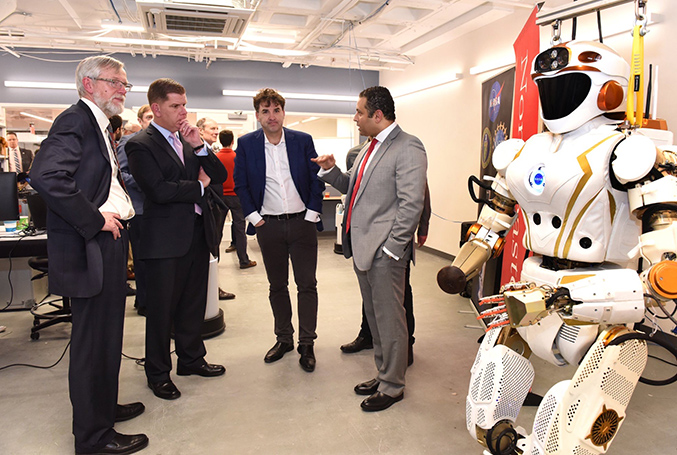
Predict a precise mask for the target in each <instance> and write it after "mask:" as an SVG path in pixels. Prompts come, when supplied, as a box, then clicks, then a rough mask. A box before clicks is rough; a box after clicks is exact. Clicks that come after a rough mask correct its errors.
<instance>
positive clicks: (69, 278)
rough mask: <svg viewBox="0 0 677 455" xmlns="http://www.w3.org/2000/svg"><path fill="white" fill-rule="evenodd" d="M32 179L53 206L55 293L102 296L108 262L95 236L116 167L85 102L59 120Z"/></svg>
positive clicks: (50, 228) (51, 276)
mask: <svg viewBox="0 0 677 455" xmlns="http://www.w3.org/2000/svg"><path fill="white" fill-rule="evenodd" d="M30 176H31V186H33V188H35V189H36V190H37V191H38V193H40V196H42V198H43V199H44V200H45V202H46V203H47V206H48V207H49V212H48V214H47V230H48V241H47V252H48V255H49V290H50V292H51V293H52V294H57V295H62V296H67V297H78V298H87V297H92V296H95V295H97V294H98V293H100V292H101V289H102V286H103V258H102V256H101V249H100V248H99V245H98V243H97V242H96V240H95V239H94V236H96V235H97V234H98V233H99V231H101V228H102V227H103V225H104V223H105V220H104V218H103V215H101V213H100V212H99V207H100V206H101V205H103V203H104V202H106V199H108V193H109V191H110V184H111V164H110V157H109V155H108V150H107V148H106V143H105V142H104V138H103V135H102V134H101V130H100V129H99V125H98V124H97V122H96V118H95V117H94V114H93V113H92V111H91V110H90V109H89V107H88V106H87V105H86V104H85V103H84V102H83V101H79V102H78V103H77V104H74V105H72V106H71V107H69V108H68V109H66V110H65V111H64V112H62V113H61V114H60V115H59V116H58V117H57V118H56V120H54V124H53V125H52V128H51V129H50V130H49V135H48V136H47V139H45V140H44V141H43V142H42V145H41V146H40V153H38V154H37V155H36V156H35V159H34V160H33V166H32V167H31V171H30Z"/></svg>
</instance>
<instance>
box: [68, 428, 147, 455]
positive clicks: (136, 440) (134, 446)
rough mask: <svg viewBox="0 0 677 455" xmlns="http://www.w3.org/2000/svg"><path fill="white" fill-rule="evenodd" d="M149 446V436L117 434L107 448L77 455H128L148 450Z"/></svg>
mask: <svg viewBox="0 0 677 455" xmlns="http://www.w3.org/2000/svg"><path fill="white" fill-rule="evenodd" d="M147 445H148V436H146V435H145V434H120V433H115V436H113V439H112V440H111V442H109V443H108V444H106V446H105V447H102V448H100V449H97V450H93V451H86V452H77V451H76V455H83V454H88V455H92V454H93V455H97V454H104V453H105V454H108V453H113V454H117V455H126V454H130V453H134V452H138V451H139V450H141V449H144V448H146V446H147Z"/></svg>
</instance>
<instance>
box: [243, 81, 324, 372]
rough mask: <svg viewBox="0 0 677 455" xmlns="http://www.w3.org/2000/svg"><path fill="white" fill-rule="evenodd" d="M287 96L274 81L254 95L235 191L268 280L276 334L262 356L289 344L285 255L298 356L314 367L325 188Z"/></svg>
mask: <svg viewBox="0 0 677 455" xmlns="http://www.w3.org/2000/svg"><path fill="white" fill-rule="evenodd" d="M284 104H285V99H284V97H282V95H280V94H279V93H278V92H277V91H275V90H273V89H271V88H265V89H262V90H259V92H258V93H257V94H256V96H255V97H254V110H255V111H256V120H258V121H259V123H260V124H261V129H259V130H257V131H254V132H252V133H249V134H245V135H244V136H242V137H241V138H239V139H238V142H237V158H236V159H235V193H237V195H238V197H239V198H240V202H241V203H242V212H243V213H245V214H246V218H247V221H249V223H250V224H249V229H250V231H249V232H248V233H249V234H254V232H256V238H257V240H258V242H259V246H260V247H261V255H262V256H263V264H264V266H265V268H266V276H267V277H268V283H269V285H270V292H269V299H270V306H271V308H272V310H273V317H274V319H275V336H276V338H277V341H276V343H275V345H274V346H273V347H272V348H271V349H270V350H269V351H268V353H267V354H266V356H265V357H264V361H265V362H266V363H271V362H275V361H277V360H280V359H281V358H282V357H283V356H284V355H285V353H287V352H289V351H291V350H292V349H294V338H293V335H294V326H293V325H292V321H291V319H292V307H291V299H290V297H289V288H288V283H289V260H290V259H291V263H292V267H293V268H294V281H296V287H297V289H298V305H297V309H298V318H299V335H298V339H299V346H298V348H297V350H298V352H299V354H301V357H300V359H299V364H300V365H301V368H303V369H304V370H305V371H307V372H312V371H314V370H315V364H316V359H315V353H314V350H313V345H314V343H315V338H317V333H316V331H315V330H316V328H317V304H318V298H317V279H316V275H315V274H316V270H317V231H318V230H320V231H321V230H322V221H321V220H320V213H321V212H322V197H323V195H322V192H323V191H324V183H322V182H321V181H320V180H319V179H318V178H317V173H318V171H319V169H320V168H319V167H318V166H317V165H316V164H315V163H313V162H312V161H311V159H312V158H316V157H317V153H316V152H315V145H314V144H313V138H312V137H311V136H310V135H309V134H306V133H303V132H300V131H294V130H290V129H287V128H283V126H282V125H283V124H284V116H285V114H284Z"/></svg>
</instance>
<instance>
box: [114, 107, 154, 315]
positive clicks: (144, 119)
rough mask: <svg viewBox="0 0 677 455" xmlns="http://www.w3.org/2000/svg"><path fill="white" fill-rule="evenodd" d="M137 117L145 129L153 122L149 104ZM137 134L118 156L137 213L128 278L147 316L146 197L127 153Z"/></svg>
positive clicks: (137, 304)
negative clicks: (143, 253)
mask: <svg viewBox="0 0 677 455" xmlns="http://www.w3.org/2000/svg"><path fill="white" fill-rule="evenodd" d="M136 117H137V119H138V121H139V126H140V125H144V129H145V128H147V127H148V125H150V122H151V121H152V120H153V111H151V109H150V106H149V105H148V104H144V105H143V106H141V107H140V108H139V111H138V112H137V113H136ZM127 125H129V122H127ZM125 126H126V125H125ZM139 131H141V130H139ZM135 134H136V133H132V134H127V135H124V136H122V138H121V139H120V142H119V143H118V147H117V154H118V161H119V163H120V173H121V174H122V180H124V182H125V187H126V188H127V192H128V193H129V197H131V198H132V205H134V213H135V215H134V218H132V219H131V220H130V221H129V245H130V248H131V254H130V255H129V256H130V259H131V262H132V263H131V264H130V263H129V261H128V263H127V278H128V279H134V280H135V281H136V293H135V295H136V297H135V298H134V308H136V312H137V314H139V315H140V316H145V315H146V306H147V299H148V291H147V289H146V274H147V272H146V263H145V262H144V261H142V260H141V259H139V250H140V246H139V242H140V241H141V231H143V204H144V201H145V200H146V197H145V196H144V195H143V191H141V188H140V187H139V184H138V183H136V180H134V176H133V175H132V173H131V172H130V171H129V159H128V158H127V152H126V150H125V147H126V144H127V141H129V140H130V139H131V138H132V137H134V135H135ZM128 287H129V285H128ZM127 295H130V294H129V290H128V291H127Z"/></svg>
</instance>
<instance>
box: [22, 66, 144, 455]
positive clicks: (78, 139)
mask: <svg viewBox="0 0 677 455" xmlns="http://www.w3.org/2000/svg"><path fill="white" fill-rule="evenodd" d="M76 85H77V89H78V94H79V95H80V101H78V103H77V104H74V105H72V106H71V107H69V108H68V109H66V110H65V111H64V112H62V113H61V114H60V115H59V116H58V117H57V118H56V119H55V120H54V123H53V125H52V127H51V129H50V131H49V135H48V136H47V139H45V140H44V141H43V142H42V146H41V147H40V153H39V154H38V155H36V157H35V161H34V163H33V166H32V168H31V172H30V175H31V183H32V185H33V187H34V188H35V189H36V190H37V191H38V192H39V193H40V196H42V198H43V199H44V200H45V203H46V204H47V207H48V208H49V211H48V214H47V232H48V237H47V251H48V256H49V291H50V292H51V293H53V294H57V295H61V296H64V297H70V299H71V311H72V329H71V346H70V366H69V371H68V383H69V390H70V398H71V403H72V405H73V434H74V435H75V452H76V454H92V453H117V454H123V453H124V454H130V453H134V452H137V451H139V450H141V449H143V448H144V447H146V446H147V445H148V437H147V436H146V435H144V434H134V435H125V434H120V433H118V432H116V431H115V429H114V428H113V426H114V425H115V422H120V421H123V420H129V419H131V418H134V417H136V416H138V415H140V414H141V413H142V412H143V411H144V409H145V407H144V405H143V404H142V403H132V404H128V405H119V404H117V400H118V378H119V372H120V359H121V354H122V335H123V324H124V319H125V281H126V279H127V276H126V273H125V263H126V261H127V251H128V245H127V229H125V227H126V225H127V220H129V219H130V218H131V217H132V216H134V208H133V207H132V203H131V201H130V199H129V196H128V195H127V193H126V192H125V190H124V186H123V185H122V183H121V179H120V174H119V172H118V167H117V164H116V160H115V151H114V150H113V147H112V145H111V143H110V141H109V138H108V132H107V130H106V129H107V127H108V125H109V121H108V118H109V117H111V116H112V115H115V114H120V113H121V112H122V110H123V109H124V103H125V98H126V95H127V92H128V91H129V90H130V89H131V87H132V86H131V84H130V83H129V82H128V81H127V74H126V72H125V70H124V65H123V63H122V62H120V61H118V60H115V59H114V58H112V57H108V56H94V57H88V58H86V59H84V60H82V61H81V62H80V64H79V65H78V67H77V70H76Z"/></svg>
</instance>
